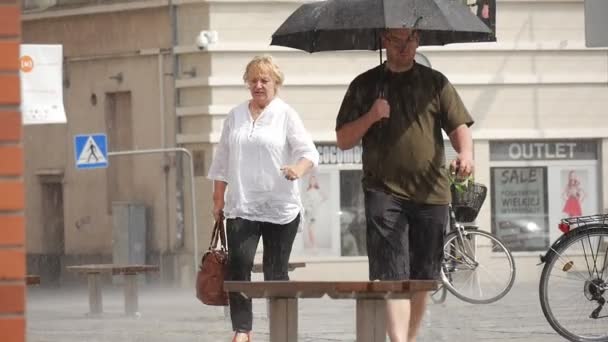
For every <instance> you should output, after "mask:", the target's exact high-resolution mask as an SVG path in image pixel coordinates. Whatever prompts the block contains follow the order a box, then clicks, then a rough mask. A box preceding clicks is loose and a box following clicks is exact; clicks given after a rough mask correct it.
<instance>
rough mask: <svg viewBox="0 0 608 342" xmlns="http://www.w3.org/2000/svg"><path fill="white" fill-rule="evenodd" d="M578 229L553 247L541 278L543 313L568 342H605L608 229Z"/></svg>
mask: <svg viewBox="0 0 608 342" xmlns="http://www.w3.org/2000/svg"><path fill="white" fill-rule="evenodd" d="M606 228H608V227H606ZM606 228H599V227H598V228H588V229H585V228H583V229H581V228H579V229H577V230H573V231H572V232H571V233H569V236H566V237H565V239H564V241H563V242H562V243H561V244H559V245H557V246H555V248H554V250H553V252H554V254H553V255H552V256H551V257H550V258H549V260H547V261H546V263H545V266H544V267H543V272H542V274H541V277H540V284H539V297H540V305H541V308H542V310H543V314H544V315H545V317H546V318H547V321H548V322H549V324H550V325H551V327H553V329H555V331H556V332H557V333H558V334H560V335H562V336H563V337H565V338H567V339H568V340H570V341H576V342H591V341H593V342H603V341H608V308H606V309H605V310H603V307H604V304H605V303H606V299H605V298H606V296H608V293H605V291H606V290H607V289H608V281H607V278H608V264H607V263H608V260H607V255H608V229H606Z"/></svg>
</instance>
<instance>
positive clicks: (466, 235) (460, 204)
mask: <svg viewBox="0 0 608 342" xmlns="http://www.w3.org/2000/svg"><path fill="white" fill-rule="evenodd" d="M465 185H466V186H465ZM451 190H452V203H451V204H450V206H449V213H450V220H449V229H448V231H447V232H446V236H445V242H444V247H443V253H444V257H443V264H442V267H441V278H442V283H443V284H442V285H441V286H440V287H439V289H438V290H437V291H436V292H435V293H433V294H431V298H432V300H433V301H434V302H435V303H442V302H444V301H445V299H446V296H447V291H449V292H450V293H452V294H453V295H454V296H456V297H458V298H460V299H461V300H464V301H465V302H468V303H472V304H488V303H493V302H495V301H497V300H499V299H501V298H502V297H504V296H505V295H506V294H507V293H508V292H509V290H511V287H512V286H513V282H514V281H515V262H514V261H513V256H512V255H511V252H510V251H509V249H508V248H507V247H506V246H505V244H504V243H503V242H502V241H500V239H498V238H497V237H496V236H494V235H493V234H491V233H489V232H486V231H484V230H479V229H478V228H479V227H478V226H477V225H474V224H470V223H464V224H463V223H462V222H473V221H475V219H476V218H477V214H478V213H479V210H480V209H481V206H482V205H483V202H484V201H485V198H486V195H487V191H488V190H487V187H486V186H484V185H483V184H479V183H475V182H472V181H468V183H467V184H463V183H453V184H452V186H451Z"/></svg>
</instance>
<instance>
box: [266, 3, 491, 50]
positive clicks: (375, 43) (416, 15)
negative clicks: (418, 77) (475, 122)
mask: <svg viewBox="0 0 608 342" xmlns="http://www.w3.org/2000/svg"><path fill="white" fill-rule="evenodd" d="M390 28H412V29H416V30H418V31H419V33H420V45H445V44H450V43H463V42H488V41H496V38H495V36H494V33H493V32H492V30H490V29H489V28H488V27H487V26H486V25H485V24H484V23H483V22H482V21H481V20H480V19H479V18H478V17H477V16H475V15H474V14H473V13H472V12H471V10H470V9H469V8H468V7H467V6H465V5H464V4H463V3H462V2H461V1H460V0H325V1H318V2H312V3H306V4H303V5H302V6H300V7H299V8H298V9H297V10H296V11H295V12H294V13H292V14H291V15H290V16H289V17H288V18H287V20H285V22H284V23H283V24H282V25H281V26H280V27H279V29H278V30H277V31H276V32H275V33H274V34H273V35H272V42H271V45H280V46H286V47H291V48H295V49H299V50H304V51H308V52H317V51H334V50H377V49H379V48H380V33H381V32H382V30H384V29H390Z"/></svg>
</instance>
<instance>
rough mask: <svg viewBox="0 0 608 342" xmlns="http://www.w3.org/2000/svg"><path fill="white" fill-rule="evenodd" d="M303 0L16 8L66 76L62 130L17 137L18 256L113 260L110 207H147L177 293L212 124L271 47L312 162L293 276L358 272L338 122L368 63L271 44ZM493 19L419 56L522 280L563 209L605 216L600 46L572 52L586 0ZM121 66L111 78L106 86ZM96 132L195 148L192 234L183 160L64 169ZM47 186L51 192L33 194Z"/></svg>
mask: <svg viewBox="0 0 608 342" xmlns="http://www.w3.org/2000/svg"><path fill="white" fill-rule="evenodd" d="M300 4H301V2H300V1H296V0H282V1H270V0H246V1H245V0H243V1H239V0H173V1H168V0H165V1H161V0H158V1H128V2H117V1H115V2H112V1H107V2H104V1H101V2H95V4H94V5H93V4H82V5H80V6H75V7H69V8H66V7H62V6H60V4H59V5H57V6H55V7H50V8H48V9H47V10H45V11H42V12H36V13H34V12H31V13H28V12H27V11H26V14H25V15H24V20H25V21H24V42H27V43H61V44H63V45H64V51H65V57H66V79H68V80H69V82H68V83H69V87H68V85H66V91H65V104H66V110H67V112H68V113H67V114H68V123H67V125H63V126H56V127H26V131H25V140H26V145H25V146H26V151H27V152H28V156H27V160H26V161H27V164H26V165H27V170H26V173H27V177H28V208H31V209H28V212H27V215H28V253H29V254H30V256H33V255H36V254H41V255H44V254H48V253H51V249H52V248H51V247H50V246H48V245H45V243H46V242H45V241H48V239H46V238H44V235H43V234H45V232H50V231H52V229H56V230H61V227H62V226H63V232H64V237H63V239H64V250H63V251H60V253H64V255H67V258H68V260H69V258H70V257H72V258H73V257H74V256H79V260H82V259H81V258H82V255H85V254H89V255H93V254H94V255H97V256H96V257H98V258H105V260H108V259H109V258H110V257H111V255H112V229H113V228H112V224H111V219H112V215H111V210H110V209H109V208H111V202H113V201H133V202H143V203H145V205H146V207H147V208H151V209H152V210H151V211H152V212H153V214H151V215H152V217H151V218H150V219H149V220H148V222H149V224H148V227H147V231H148V233H147V234H148V246H149V251H150V252H149V255H148V261H150V262H159V260H161V256H163V257H164V260H170V261H167V262H165V263H162V264H161V265H164V268H166V269H167V270H169V269H171V271H170V272H169V271H168V273H170V274H172V277H173V279H182V280H184V283H188V281H190V279H191V276H192V275H193V272H192V270H193V268H192V266H193V265H192V264H193V258H192V254H193V253H194V249H195V248H198V252H199V254H200V252H201V251H202V250H203V249H204V248H205V247H206V244H207V243H208V235H209V231H210V228H211V225H212V222H211V215H210V212H211V188H212V186H211V182H210V181H209V180H207V179H206V178H205V175H206V170H207V168H208V166H209V165H210V161H211V158H212V156H213V150H214V146H215V144H216V143H217V142H218V140H219V136H220V132H221V127H222V123H223V120H224V119H225V117H226V115H227V113H228V112H229V110H230V109H231V108H232V107H233V106H235V105H236V104H238V103H240V102H241V101H244V100H245V99H247V98H248V96H249V94H248V92H247V90H246V88H245V85H244V84H243V81H242V73H243V70H244V67H245V65H246V64H247V62H248V61H249V60H250V59H251V58H252V57H253V56H255V55H259V54H272V55H273V56H274V57H275V58H276V59H277V61H278V63H279V64H280V66H281V67H282V69H283V71H284V73H285V75H286V80H285V84H284V86H283V87H282V89H281V90H280V93H279V94H280V96H281V97H282V98H283V99H285V100H286V101H287V102H288V103H289V104H291V105H292V106H293V107H294V108H295V109H296V110H297V111H298V112H299V114H300V115H301V117H302V119H303V121H304V124H305V126H306V128H307V129H308V130H309V131H310V132H311V134H312V136H313V138H314V140H315V142H316V143H317V146H318V149H319V151H320V153H321V156H322V163H321V165H320V167H319V169H318V170H317V172H316V173H315V174H314V177H312V179H311V178H310V177H309V178H306V179H304V180H303V181H302V182H301V183H302V184H301V186H302V191H303V196H304V201H305V202H306V203H307V207H308V208H309V211H310V212H311V213H312V215H309V216H312V217H314V218H315V220H314V221H315V222H314V224H312V223H310V222H309V224H308V226H307V227H306V228H305V229H304V230H303V231H302V232H301V233H300V234H299V235H298V237H297V240H296V245H295V246H294V254H293V259H298V260H304V261H307V267H306V268H304V269H301V270H297V271H295V273H294V276H293V277H294V278H298V279H321V278H327V277H331V276H333V275H335V274H336V273H337V272H338V271H339V274H340V275H341V277H343V278H345V279H365V278H366V277H367V260H366V257H365V242H364V225H363V223H364V221H363V207H362V194H361V190H360V177H361V172H360V169H361V161H360V150H358V149H357V148H355V149H353V150H351V151H346V152H341V151H339V150H338V149H337V148H336V146H335V133H334V127H335V116H336V113H337V111H338V108H339V105H340V101H341V99H342V97H343V95H344V93H345V90H346V87H347V85H348V83H349V82H350V81H351V80H352V79H353V78H354V76H356V75H357V74H359V73H360V72H362V71H364V70H367V69H369V68H372V67H374V66H376V65H377V63H378V54H377V53H374V52H371V51H356V52H355V51H352V52H324V53H315V54H308V53H305V52H301V51H295V50H291V49H286V48H282V47H274V46H269V43H270V37H271V35H272V33H273V32H274V30H275V29H276V28H278V26H279V25H280V24H281V22H282V21H283V20H284V19H285V18H287V16H288V15H289V14H290V13H291V12H293V11H294V10H295V9H296V8H297V7H298V6H299V5H300ZM495 14H496V16H495V18H496V21H495V29H496V36H497V39H498V42H496V43H479V44H458V45H448V46H443V47H421V48H420V49H419V52H420V53H422V54H423V55H424V56H425V57H426V58H427V59H428V61H429V62H430V64H431V65H432V67H433V68H435V69H437V70H440V71H441V72H443V73H444V74H445V75H446V76H447V77H448V78H449V79H450V80H451V82H452V83H453V84H454V85H455V86H456V88H457V89H458V91H459V93H460V95H461V97H462V98H463V101H464V102H465V104H466V105H467V107H468V108H469V110H470V111H471V113H472V115H473V116H474V118H475V120H476V123H475V125H474V126H473V138H474V145H475V159H476V173H475V178H476V180H477V181H479V182H481V183H484V184H487V185H488V187H489V189H490V191H489V195H488V199H487V200H486V203H485V204H484V206H483V207H482V210H481V212H480V215H479V216H478V219H477V224H479V226H480V227H481V229H485V230H488V231H492V232H493V233H495V234H497V235H498V236H499V237H501V238H502V239H503V240H505V243H506V244H507V245H508V246H509V247H510V248H511V249H512V250H513V251H514V255H515V256H516V263H517V267H518V272H519V273H518V278H520V277H521V278H523V279H535V277H536V276H537V273H538V271H539V269H538V268H537V266H536V264H537V263H538V255H539V254H541V253H543V252H544V251H545V250H546V249H547V248H548V247H549V244H550V243H551V242H552V241H553V240H555V239H556V238H557V237H558V236H559V231H558V230H557V222H558V220H559V219H560V218H561V217H564V216H567V215H575V214H583V215H585V214H593V213H598V212H601V211H603V210H605V209H604V208H606V207H608V184H607V182H606V181H604V179H606V177H608V166H607V165H606V163H605V162H604V161H605V159H606V158H608V119H606V117H605V113H604V110H605V108H606V107H607V103H606V102H608V96H606V91H607V89H606V88H607V87H606V85H607V84H608V76H607V75H608V62H607V61H608V58H607V55H608V50H606V49H604V48H596V49H589V48H586V47H585V32H584V28H585V25H584V2H583V0H497V2H496V7H495ZM50 27H55V28H57V30H55V29H49V28H50ZM202 30H205V31H211V32H216V34H217V41H216V42H213V43H210V44H209V45H206V46H204V47H202V48H201V47H199V46H198V45H197V44H196V43H195V42H196V39H197V37H198V35H199V33H200V32H201V31H202ZM161 70H162V71H161ZM119 73H122V77H123V78H122V79H123V81H122V82H117V81H116V78H115V77H114V78H110V77H113V76H116V75H118V74H119ZM159 80H163V81H159ZM159 83H162V84H164V86H163V87H159ZM93 95H96V97H97V101H98V102H97V103H98V104H97V105H93V104H92V103H93ZM112 108H114V109H112ZM159 108H164V111H163V110H162V109H159ZM121 111H122V112H128V113H131V114H130V118H131V119H129V120H127V121H124V122H123V121H114V122H112V118H114V117H116V118H123V119H124V117H123V116H122V115H119V114H112V113H115V112H118V113H121ZM115 120H120V119H115ZM125 120H126V119H125ZM125 127H127V128H128V129H127V130H126V131H124V130H123V129H125ZM113 128H115V129H116V130H114V131H113V130H112V129H113ZM95 130H97V131H100V130H103V131H107V132H108V135H109V140H110V146H111V150H116V149H143V148H154V147H159V146H167V147H174V146H180V147H185V148H186V149H188V150H189V151H191V152H192V154H193V156H194V165H195V167H194V177H193V178H194V182H195V187H194V188H195V189H196V203H195V205H194V207H195V213H196V215H195V217H196V220H195V222H196V223H197V226H198V231H197V234H194V233H193V232H192V231H193V229H192V228H193V227H192V224H193V220H189V217H190V214H191V213H192V212H191V210H192V205H190V203H191V201H190V200H189V199H190V198H191V195H192V194H191V192H190V191H189V187H188V186H187V183H188V177H189V176H188V172H187V171H188V170H187V167H186V166H185V164H184V161H185V160H180V159H179V158H177V157H176V156H174V155H169V156H164V158H165V159H162V157H160V156H159V157H158V158H157V159H155V157H152V156H150V157H149V159H145V160H143V158H144V157H141V158H142V160H140V159H135V158H132V159H129V160H126V161H120V162H116V163H114V164H112V160H111V161H110V162H111V165H115V167H114V168H112V166H111V168H110V169H108V170H100V171H93V172H86V173H85V172H82V171H76V170H74V168H73V167H72V165H73V160H72V159H71V158H73V157H72V156H71V154H70V151H71V146H70V139H71V136H72V135H73V134H76V133H87V132H85V131H88V132H92V131H95ZM111 132H114V133H111ZM112 134H114V135H112ZM41 136H44V137H48V138H44V139H42V138H40V137H41ZM53 139H54V140H53ZM112 144H114V145H112ZM53 146H62V148H59V149H52V148H51V147H53ZM122 162H124V163H125V164H121V163H122ZM165 170H166V171H165ZM47 182H51V183H52V182H55V184H56V183H59V184H61V185H62V186H63V189H62V190H58V189H59V188H58V185H56V186H55V189H57V190H56V191H55V190H44V189H45V186H46V185H44V184H47ZM117 182H118V183H117ZM575 185H576V186H575ZM112 189H114V190H112ZM308 190H309V191H308ZM45 191H46V192H47V193H49V194H48V195H45V193H44V192H45ZM53 191H55V192H53ZM58 192H60V193H62V196H63V197H62V198H63V204H62V207H63V212H64V214H63V215H64V216H63V218H62V219H61V220H60V221H63V223H62V224H59V223H58V224H57V226H56V227H57V228H43V227H42V225H43V224H42V222H46V221H47V219H43V218H44V217H45V216H44V214H43V212H44V211H45V209H44V208H41V206H43V205H42V204H40V203H46V202H48V201H46V200H43V201H41V198H45V196H58V195H53V194H54V193H58ZM92 194H93V195H92ZM159 194H160V195H159ZM32 201H34V202H35V203H33V204H32V206H30V202H32ZM50 211H51V212H54V211H55V209H52V210H50ZM34 216H36V217H37V218H30V217H34ZM79 227H80V228H79ZM53 234H54V233H53ZM195 235H197V236H198V238H197V239H196V243H195V239H194V236H195ZM53 248H54V247H53ZM53 253H54V252H53ZM195 258H196V257H195ZM72 260H74V259H72Z"/></svg>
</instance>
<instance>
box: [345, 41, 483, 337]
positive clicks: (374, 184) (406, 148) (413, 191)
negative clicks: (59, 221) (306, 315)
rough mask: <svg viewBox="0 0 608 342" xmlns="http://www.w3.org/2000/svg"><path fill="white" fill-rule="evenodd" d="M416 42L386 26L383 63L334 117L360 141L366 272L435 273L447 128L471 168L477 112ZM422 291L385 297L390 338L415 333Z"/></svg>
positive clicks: (446, 195)
mask: <svg viewBox="0 0 608 342" xmlns="http://www.w3.org/2000/svg"><path fill="white" fill-rule="evenodd" d="M418 42H419V36H418V33H417V32H416V31H412V30H409V29H394V30H387V31H386V32H385V33H384V34H383V35H382V43H383V45H384V47H385V48H386V55H387V62H386V63H385V64H383V65H380V66H378V67H376V68H373V69H371V70H368V71H366V72H364V73H363V74H361V75H359V76H357V77H356V78H355V79H354V80H353V81H352V83H351V84H350V86H349V88H348V91H347V93H346V95H345V96H344V100H343V102H342V106H341V108H340V112H339V114H338V118H337V122H336V135H337V142H338V147H339V148H341V149H349V148H352V147H353V146H355V145H356V144H357V143H358V142H359V141H360V140H363V189H364V193H365V214H366V223H367V252H368V258H369V277H370V280H405V279H438V278H439V273H440V265H441V259H442V255H443V233H444V229H445V226H446V224H447V219H448V203H449V201H450V190H449V181H448V174H447V173H448V170H447V168H446V165H445V151H444V146H443V135H442V130H443V131H445V132H446V133H447V134H448V136H449V138H450V141H451V143H452V146H453V147H454V149H455V150H456V152H457V153H458V156H457V159H456V160H454V161H453V162H452V166H453V167H454V168H455V169H457V170H458V173H459V176H462V177H466V176H468V175H469V174H470V173H471V172H472V171H473V143H472V138H471V131H470V129H469V126H471V125H472V124H473V119H472V118H471V116H470V115H469V113H468V111H467V109H466V108H465V106H464V104H463V103H462V100H461V99H460V96H458V93H457V92H456V90H455V89H454V87H453V86H452V85H451V84H450V82H449V81H448V80H447V78H446V77H445V76H444V75H443V74H441V73H440V72H438V71H435V70H433V69H430V68H427V67H425V66H422V65H420V64H417V63H416V62H415V61H414V57H415V54H416V49H417V47H418ZM426 298H427V296H426V293H414V294H412V297H411V300H389V301H388V302H387V322H388V334H389V337H390V338H391V342H414V341H415V340H416V336H417V334H418V329H419V326H420V322H421V320H422V316H423V314H424V309H425V305H426ZM410 311H411V314H410ZM403 319H405V320H406V322H403ZM408 322H409V323H408Z"/></svg>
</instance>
